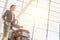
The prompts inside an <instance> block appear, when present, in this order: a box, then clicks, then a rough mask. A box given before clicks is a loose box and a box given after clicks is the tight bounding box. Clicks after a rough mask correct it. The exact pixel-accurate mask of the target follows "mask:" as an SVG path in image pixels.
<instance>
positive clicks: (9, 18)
mask: <svg viewBox="0 0 60 40" xmlns="http://www.w3.org/2000/svg"><path fill="white" fill-rule="evenodd" d="M12 15H13V14H12V12H11V11H10V10H6V12H5V13H4V14H3V16H2V18H3V20H4V21H6V22H14V23H15V15H13V16H14V17H13V16H12ZM12 18H13V21H12Z"/></svg>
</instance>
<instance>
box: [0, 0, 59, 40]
mask: <svg viewBox="0 0 60 40" xmlns="http://www.w3.org/2000/svg"><path fill="white" fill-rule="evenodd" d="M12 4H13V5H15V6H16V9H15V11H14V12H13V13H14V14H15V17H16V19H17V20H18V21H17V24H19V25H21V26H23V29H25V30H28V31H29V35H30V37H29V40H59V38H60V35H59V34H60V14H59V13H60V0H0V40H2V35H3V30H4V29H3V28H4V25H3V19H2V15H3V14H4V12H5V11H6V10H10V9H9V8H10V6H11V5H12ZM13 29H15V30H17V29H16V28H13ZM26 35H28V34H26ZM18 40H19V39H18ZM24 40H26V39H24Z"/></svg>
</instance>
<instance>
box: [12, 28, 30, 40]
mask: <svg viewBox="0 0 60 40" xmlns="http://www.w3.org/2000/svg"><path fill="white" fill-rule="evenodd" d="M29 38H30V33H29V31H28V30H25V29H20V30H14V31H13V32H12V38H11V39H12V40H29Z"/></svg>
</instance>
